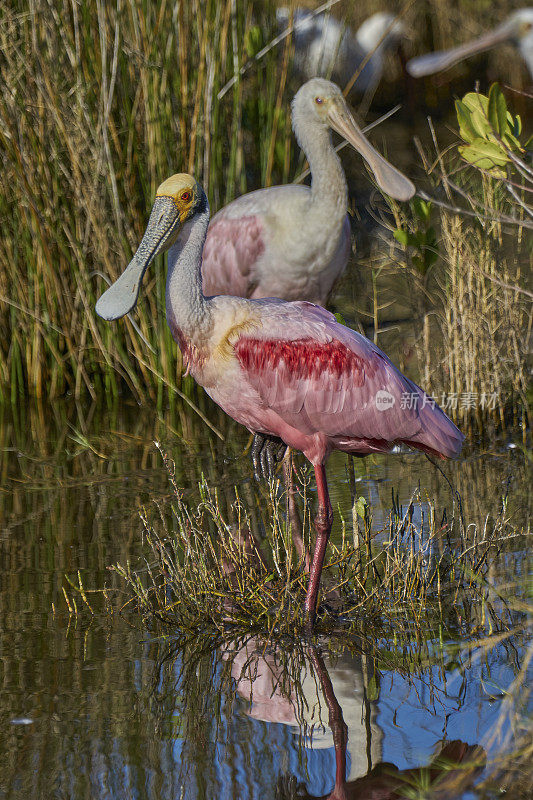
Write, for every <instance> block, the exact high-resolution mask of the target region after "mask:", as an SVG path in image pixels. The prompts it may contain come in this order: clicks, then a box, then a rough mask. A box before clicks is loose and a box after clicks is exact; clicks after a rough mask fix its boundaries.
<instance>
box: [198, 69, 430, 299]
mask: <svg viewBox="0 0 533 800" xmlns="http://www.w3.org/2000/svg"><path fill="white" fill-rule="evenodd" d="M292 124H293V129H294V133H295V135H296V139H297V140H298V144H299V145H300V147H301V148H302V150H303V151H304V153H305V155H306V156H307V160H308V161H309V166H310V169H311V176H312V182H311V186H310V187H309V186H300V185H294V184H293V185H290V186H289V185H287V186H272V187H270V188H267V189H258V190H257V191H255V192H250V193H249V194H245V195H243V196H242V197H238V198H237V199H236V200H233V201H232V202H231V203H229V204H228V205H227V206H225V207H224V208H223V209H222V210H221V211H219V212H218V213H217V214H215V216H214V217H213V219H212V220H211V224H210V225H209V231H208V234H207V240H206V243H205V248H204V255H203V265H202V278H203V290H204V293H205V294H206V295H218V294H227V295H231V296H233V297H248V298H252V299H258V298H261V297H279V298H281V299H282V300H309V301H310V302H312V303H319V304H320V305H325V304H326V300H327V298H328V295H329V294H330V292H331V289H332V287H333V285H334V284H335V282H336V281H337V280H338V278H339V277H340V276H341V275H342V273H343V272H344V270H345V268H346V265H347V263H348V258H349V255H350V222H349V217H348V214H347V211H348V189H347V186H346V178H345V176H344V171H343V169H342V165H341V162H340V160H339V157H338V156H337V154H336V152H335V148H334V147H333V144H332V142H331V134H330V129H331V128H333V130H335V131H337V132H338V133H340V135H341V136H344V137H345V138H346V139H347V140H348V142H350V144H351V145H353V147H355V149H356V150H358V151H359V153H361V155H362V156H363V158H364V159H365V161H366V162H367V164H368V165H369V167H370V169H371V170H372V172H373V173H374V175H375V178H376V181H377V183H378V185H379V186H380V188H381V189H382V190H383V191H384V192H385V193H386V194H388V195H390V196H392V197H394V198H396V199H397V200H408V199H409V198H411V197H412V196H413V194H414V192H415V187H414V186H413V184H412V183H411V181H410V180H408V179H407V178H406V177H405V176H404V175H402V173H401V172H399V171H398V170H397V169H396V168H395V167H393V166H392V165H391V164H389V162H388V161H386V160H385V159H384V158H383V156H381V155H380V154H379V153H378V152H377V151H376V150H375V149H374V148H373V147H372V146H371V144H370V143H369V142H368V140H367V139H366V137H365V136H364V134H363V133H362V131H361V130H360V128H359V127H358V125H357V124H356V122H355V120H354V118H353V116H352V115H351V113H350V110H349V109H348V106H347V104H346V101H345V100H344V97H343V96H342V92H341V91H340V89H339V87H338V86H336V85H335V84H334V83H331V82H330V81H326V80H323V79H320V78H315V79H313V80H311V81H308V82H307V83H305V84H304V85H303V86H302V87H301V88H300V89H299V91H298V92H297V93H296V95H295V97H294V100H293V104H292Z"/></svg>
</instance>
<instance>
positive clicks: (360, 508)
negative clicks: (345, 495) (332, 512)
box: [353, 497, 368, 519]
mask: <svg viewBox="0 0 533 800" xmlns="http://www.w3.org/2000/svg"><path fill="white" fill-rule="evenodd" d="M367 506H368V503H367V502H366V500H365V498H364V497H358V498H357V500H356V501H355V503H354V504H353V510H354V511H355V513H356V514H357V516H358V517H361V519H364V518H365V514H366V507H367Z"/></svg>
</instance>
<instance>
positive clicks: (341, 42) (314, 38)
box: [276, 8, 406, 93]
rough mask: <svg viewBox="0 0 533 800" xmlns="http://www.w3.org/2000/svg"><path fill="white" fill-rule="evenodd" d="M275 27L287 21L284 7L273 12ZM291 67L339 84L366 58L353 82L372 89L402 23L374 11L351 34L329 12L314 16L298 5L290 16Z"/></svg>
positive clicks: (361, 88)
mask: <svg viewBox="0 0 533 800" xmlns="http://www.w3.org/2000/svg"><path fill="white" fill-rule="evenodd" d="M276 17H277V20H278V27H282V28H285V27H287V25H288V24H289V21H290V13H289V9H288V8H280V9H278V11H277V12H276ZM293 26H294V30H293V33H292V41H293V44H294V67H295V69H296V71H297V72H298V73H299V74H300V75H302V76H303V77H305V78H312V77H326V78H330V77H331V78H332V79H333V80H334V81H336V82H337V83H339V84H340V85H341V86H346V85H347V84H348V83H349V81H351V79H352V77H353V75H354V74H355V72H356V71H357V70H358V68H359V66H360V65H361V64H362V63H363V61H365V60H366V63H365V64H364V66H363V67H362V69H361V72H360V74H359V75H358V76H357V80H356V81H355V84H354V89H355V90H357V91H358V92H360V93H363V92H366V91H371V90H373V89H375V88H376V87H377V86H378V84H379V82H380V80H381V78H382V76H383V68H384V63H385V55H386V54H387V53H388V52H393V53H394V52H396V51H397V50H398V48H399V46H400V44H401V41H402V39H403V38H404V37H405V34H406V31H405V27H404V25H403V23H402V22H401V21H400V20H398V19H396V18H395V16H394V14H387V13H385V12H382V11H378V12H377V13H376V14H372V16H371V17H368V19H366V20H365V21H364V22H363V24H362V25H361V26H360V27H359V28H358V29H357V31H356V32H355V33H354V32H353V31H352V29H351V28H350V27H349V26H347V25H346V24H345V23H343V22H341V20H339V19H337V18H336V17H334V16H332V15H331V14H320V15H318V14H317V15H314V14H313V13H312V12H311V11H308V10H307V9H304V8H298V9H296V11H295V12H294V15H293Z"/></svg>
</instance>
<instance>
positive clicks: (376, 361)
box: [96, 174, 464, 625]
mask: <svg viewBox="0 0 533 800" xmlns="http://www.w3.org/2000/svg"><path fill="white" fill-rule="evenodd" d="M208 225H209V205H208V202H207V197H206V195H205V193H204V191H203V189H202V187H201V186H200V185H199V184H198V183H197V182H196V181H195V180H194V178H193V177H192V176H190V175H186V174H178V175H173V176H172V177H170V178H168V179H167V180H166V181H164V182H163V183H162V184H161V186H160V187H159V189H158V190H157V194H156V198H155V201H154V205H153V208H152V212H151V215H150V219H149V221H148V226H147V229H146V232H145V234H144V236H143V239H142V241H141V243H140V245H139V248H138V250H137V252H136V253H135V255H134V257H133V259H132V261H131V262H130V264H129V265H128V267H127V268H126V270H125V271H124V272H123V273H122V275H121V276H120V278H118V280H117V281H116V282H115V283H114V284H113V285H112V286H111V287H110V288H109V289H108V290H107V291H106V292H105V293H104V294H103V295H102V296H101V297H100V299H99V300H98V302H97V304H96V311H97V313H98V314H100V316H102V317H103V318H104V319H107V320H112V319H117V318H119V317H122V316H124V315H125V314H127V313H129V312H130V311H131V310H132V308H133V307H134V306H135V304H136V302H137V298H138V295H139V290H140V286H141V281H142V277H143V275H144V273H145V271H146V268H147V267H148V265H149V263H150V262H151V261H152V260H153V258H154V257H155V256H156V255H157V254H158V253H160V252H162V251H164V250H168V251H169V253H168V272H167V288H166V306H167V322H168V325H169V326H170V330H171V332H172V335H173V337H174V339H175V340H176V342H177V343H178V344H179V347H180V350H181V352H182V354H183V360H184V363H185V364H186V366H187V371H188V372H190V374H191V375H192V376H193V377H194V379H195V380H196V381H197V383H199V384H200V386H203V388H204V389H205V391H206V392H207V394H209V395H210V397H212V399H213V400H214V401H215V403H217V404H218V405H219V406H220V407H221V408H222V409H223V410H224V411H225V412H226V413H227V414H229V415H230V416H231V417H233V419H235V420H236V421H237V422H239V423H241V424H242V425H245V426H246V427H247V428H248V429H249V430H250V431H251V432H252V433H256V432H259V433H261V434H263V435H266V436H271V437H279V438H280V439H281V440H282V441H283V442H284V443H285V444H286V445H288V446H289V447H292V448H294V449H296V450H301V451H302V452H303V454H304V455H305V456H306V457H307V458H308V460H309V461H310V462H311V463H312V465H313V467H314V470H315V476H316V484H317V493H318V513H317V516H316V519H315V528H316V531H317V540H316V545H315V550H314V554H313V559H312V563H311V569H310V573H309V584H308V589H307V594H306V600H305V615H306V618H307V620H308V622H309V624H311V625H312V624H313V622H314V619H315V615H316V606H317V597H318V590H319V584H320V575H321V571H322V564H323V561H324V554H325V551H326V546H327V543H328V539H329V535H330V531H331V524H332V508H331V504H330V501H329V495H328V487H327V483H326V473H325V467H324V464H325V462H326V460H327V457H328V455H329V453H330V452H331V451H332V450H333V449H338V450H343V451H344V452H347V453H352V454H355V455H359V456H362V455H365V454H368V453H375V452H389V451H390V450H391V449H392V448H393V447H394V446H395V445H396V444H401V443H403V444H406V445H409V446H410V447H413V448H415V449H418V450H422V451H424V452H427V453H432V454H434V455H438V456H442V457H452V456H456V455H458V453H459V452H460V450H461V446H462V442H463V438H464V437H463V435H462V433H461V432H460V431H459V430H458V429H457V428H456V427H455V425H454V424H453V422H452V421H451V420H449V419H448V417H447V416H446V414H444V412H443V411H441V409H440V408H439V407H438V406H437V405H435V403H434V401H433V400H432V399H431V398H428V396H427V395H426V394H425V393H424V392H423V391H422V389H420V388H419V387H418V386H416V385H415V384H414V383H413V382H412V381H410V380H409V379H408V378H406V377H404V376H403V375H402V374H401V373H400V372H399V371H398V370H397V369H396V367H395V366H394V365H393V364H392V363H391V361H389V359H388V358H387V356H386V355H385V354H384V353H382V352H381V350H380V349H379V348H378V347H376V345H374V344H373V343H372V342H370V341H369V340H368V339H365V337H364V336H361V335H360V334H358V333H355V332H354V331H352V330H350V329H349V328H346V327H345V326H344V325H341V324H340V323H338V322H337V320H336V319H335V317H334V316H333V314H330V313H329V311H326V310H325V309H323V308H321V307H320V306H315V305H313V304H311V303H307V302H286V301H283V300H278V299H276V298H270V299H264V300H248V299H246V298H242V297H228V296H223V295H222V296H216V297H206V296H204V294H203V292H202V278H201V267H202V251H203V248H204V243H205V239H206V235H207V228H208Z"/></svg>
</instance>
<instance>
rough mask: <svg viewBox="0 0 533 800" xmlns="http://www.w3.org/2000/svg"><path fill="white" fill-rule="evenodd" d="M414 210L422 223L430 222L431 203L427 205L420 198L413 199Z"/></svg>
mask: <svg viewBox="0 0 533 800" xmlns="http://www.w3.org/2000/svg"><path fill="white" fill-rule="evenodd" d="M413 209H414V212H415V214H416V215H417V217H418V218H419V219H420V220H422V222H425V223H427V222H429V217H430V214H431V203H426V202H425V201H424V200H421V199H420V197H415V198H414V199H413Z"/></svg>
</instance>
